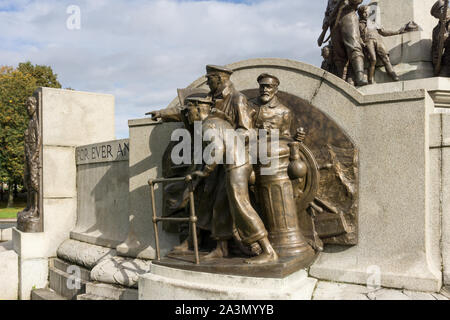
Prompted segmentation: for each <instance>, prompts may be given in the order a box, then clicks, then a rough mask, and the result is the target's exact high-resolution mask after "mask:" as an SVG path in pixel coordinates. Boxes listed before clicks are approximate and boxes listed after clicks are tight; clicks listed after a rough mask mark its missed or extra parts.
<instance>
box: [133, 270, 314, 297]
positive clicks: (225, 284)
mask: <svg viewBox="0 0 450 320" xmlns="http://www.w3.org/2000/svg"><path fill="white" fill-rule="evenodd" d="M316 283H317V280H316V279H312V278H308V274H307V272H306V271H305V270H301V271H298V272H296V273H294V274H292V275H290V276H288V277H286V278H284V279H271V278H253V277H243V276H229V275H220V274H211V273H203V272H193V271H186V270H179V269H173V268H168V267H163V266H158V265H152V266H151V271H150V273H148V274H145V275H143V276H141V277H140V279H139V300H310V299H311V297H312V293H313V291H314V288H315V286H316Z"/></svg>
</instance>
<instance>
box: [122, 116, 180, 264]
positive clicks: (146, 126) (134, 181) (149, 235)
mask: <svg viewBox="0 0 450 320" xmlns="http://www.w3.org/2000/svg"><path fill="white" fill-rule="evenodd" d="M181 126H182V124H181V123H176V122H175V123H168V124H162V123H159V122H155V121H153V120H151V119H138V120H130V121H129V127H130V160H129V175H130V182H129V183H130V188H129V195H128V199H129V206H128V208H129V230H128V236H127V238H126V240H125V241H124V242H123V243H122V244H120V245H119V246H117V252H118V254H119V255H122V256H125V257H131V258H139V259H155V257H156V250H155V237H154V233H153V222H152V209H151V201H150V188H149V185H148V181H149V179H155V178H162V177H163V176H162V161H163V160H162V159H163V155H164V152H165V151H166V148H167V146H168V145H169V143H170V141H171V134H172V132H173V130H175V129H177V128H180V127H181ZM155 196H156V199H157V203H156V210H157V212H158V215H161V212H162V188H161V186H159V188H158V189H156V192H155ZM159 228H160V233H159V234H160V242H161V252H162V253H163V254H166V253H168V252H169V251H170V250H171V249H172V248H173V246H175V245H177V244H178V241H179V238H178V235H176V234H170V233H166V232H162V225H161V224H160V225H159Z"/></svg>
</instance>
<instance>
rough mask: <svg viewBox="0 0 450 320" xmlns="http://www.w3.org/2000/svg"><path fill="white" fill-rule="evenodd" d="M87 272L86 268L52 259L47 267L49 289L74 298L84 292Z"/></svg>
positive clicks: (87, 276) (71, 298)
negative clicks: (48, 267)
mask: <svg viewBox="0 0 450 320" xmlns="http://www.w3.org/2000/svg"><path fill="white" fill-rule="evenodd" d="M89 274H90V272H89V270H87V269H84V268H81V267H79V266H76V265H70V264H68V263H66V262H64V261H61V260H59V259H52V260H51V261H50V269H49V282H50V283H49V286H50V289H52V290H54V291H55V293H57V294H58V295H60V296H62V297H64V298H66V299H69V300H74V299H76V296H77V295H80V294H83V293H85V291H86V283H87V282H88V281H89V280H90V277H89Z"/></svg>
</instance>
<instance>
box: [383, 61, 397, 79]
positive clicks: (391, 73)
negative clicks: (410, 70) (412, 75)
mask: <svg viewBox="0 0 450 320" xmlns="http://www.w3.org/2000/svg"><path fill="white" fill-rule="evenodd" d="M385 67H386V72H387V74H388V75H389V76H390V77H391V78H392V80H394V81H400V78H399V77H398V76H397V74H396V73H395V71H394V68H393V67H392V64H391V63H390V62H387V63H386V64H385Z"/></svg>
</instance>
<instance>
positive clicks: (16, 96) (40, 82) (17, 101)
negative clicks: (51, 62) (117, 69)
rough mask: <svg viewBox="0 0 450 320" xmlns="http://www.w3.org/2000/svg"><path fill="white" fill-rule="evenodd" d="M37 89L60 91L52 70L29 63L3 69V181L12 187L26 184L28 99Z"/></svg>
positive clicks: (0, 166)
mask: <svg viewBox="0 0 450 320" xmlns="http://www.w3.org/2000/svg"><path fill="white" fill-rule="evenodd" d="M38 87H52V88H61V84H60V83H59V82H58V80H57V75H56V74H54V73H53V71H52V69H51V68H50V67H48V66H40V65H32V64H31V63H30V62H26V63H20V64H19V66H18V67H17V68H16V69H14V68H13V67H10V66H3V67H0V182H1V181H3V182H6V183H8V185H10V186H12V185H13V184H22V182H23V169H24V159H25V157H24V133H25V130H26V129H27V126H28V114H27V110H26V99H27V98H28V97H29V96H31V95H32V94H33V93H34V91H35V90H36V89H37V88H38ZM10 189H12V188H10Z"/></svg>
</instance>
